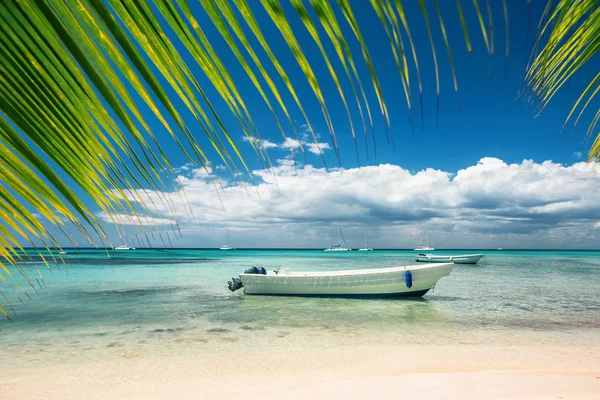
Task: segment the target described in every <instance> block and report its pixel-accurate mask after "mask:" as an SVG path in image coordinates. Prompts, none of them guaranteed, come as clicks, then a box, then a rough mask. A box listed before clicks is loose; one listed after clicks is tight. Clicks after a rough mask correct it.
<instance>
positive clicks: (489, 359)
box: [0, 345, 600, 400]
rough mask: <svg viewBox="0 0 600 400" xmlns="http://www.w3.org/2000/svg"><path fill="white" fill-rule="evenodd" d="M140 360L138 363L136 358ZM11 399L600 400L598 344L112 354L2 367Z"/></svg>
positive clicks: (4, 388)
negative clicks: (386, 399)
mask: <svg viewBox="0 0 600 400" xmlns="http://www.w3.org/2000/svg"><path fill="white" fill-rule="evenodd" d="M131 357H133V358H131ZM0 372H1V374H0V376H1V377H0V387H2V398H3V399H49V398H53V399H173V398H178V399H181V398H184V399H188V398H189V399H196V398H206V399H234V398H240V396H243V398H248V399H276V398H277V399H280V398H285V399H304V398H314V399H316V398H319V399H320V398H327V399H329V398H347V399H354V398H356V399H364V398H366V397H368V396H377V397H383V396H390V395H392V396H394V397H397V396H400V395H402V396H411V397H416V398H419V399H440V398H444V399H528V400H529V399H540V400H541V399H593V398H597V396H598V395H599V394H600V357H599V351H598V348H597V347H596V346H591V347H589V346H581V345H573V346H568V345H565V346H560V347H557V346H547V345H528V346H524V345H519V346H492V345H489V346H488V345H440V346H435V345H432V346H426V345H425V346H424V345H418V346H412V345H397V346H376V345H374V346H367V347H360V348H356V347H344V346H340V347H338V348H335V349H330V350H327V349H312V350H311V349H305V350H290V349H287V350H286V348H283V349H281V350H280V351H279V350H278V349H272V350H270V351H259V352H240V353H236V352H227V353H223V354H192V355H173V356H167V357H165V356H161V357H152V356H141V357H135V356H132V355H131V354H130V353H126V352H123V353H121V354H118V352H117V353H111V355H107V359H106V360H105V361H98V362H83V361H78V357H77V354H73V357H72V359H71V361H70V362H66V363H61V364H51V363H48V362H42V361H39V362H32V363H31V365H23V366H22V367H18V368H17V367H15V368H10V369H0Z"/></svg>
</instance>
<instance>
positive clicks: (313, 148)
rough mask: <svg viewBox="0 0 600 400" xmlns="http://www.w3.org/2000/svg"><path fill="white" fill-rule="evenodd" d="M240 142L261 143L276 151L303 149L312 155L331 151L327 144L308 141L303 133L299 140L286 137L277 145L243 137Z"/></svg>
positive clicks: (265, 140)
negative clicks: (276, 149)
mask: <svg viewBox="0 0 600 400" xmlns="http://www.w3.org/2000/svg"><path fill="white" fill-rule="evenodd" d="M242 140H244V141H245V142H249V143H256V144H258V143H261V142H262V145H263V147H264V148H265V149H272V148H278V149H285V150H289V149H291V150H296V149H299V148H300V147H302V148H304V150H306V151H308V152H310V153H313V154H321V152H324V151H325V150H329V149H331V146H330V145H329V143H326V142H314V141H311V140H309V138H308V136H307V135H306V134H305V133H303V134H302V138H301V139H293V138H289V137H288V138H286V139H285V140H284V141H283V142H281V143H279V144H277V143H273V142H271V141H269V140H267V139H262V140H259V139H257V138H253V137H243V138H242Z"/></svg>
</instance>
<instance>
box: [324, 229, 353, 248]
mask: <svg viewBox="0 0 600 400" xmlns="http://www.w3.org/2000/svg"><path fill="white" fill-rule="evenodd" d="M342 240H343V241H344V247H342ZM350 250H352V249H350V248H348V245H347V244H346V239H344V235H342V230H341V229H340V228H338V244H337V245H336V246H329V247H328V248H326V249H325V251H350Z"/></svg>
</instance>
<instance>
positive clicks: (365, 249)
mask: <svg viewBox="0 0 600 400" xmlns="http://www.w3.org/2000/svg"><path fill="white" fill-rule="evenodd" d="M358 251H373V249H371V248H369V247H367V232H365V246H364V247H362V248H360V249H358Z"/></svg>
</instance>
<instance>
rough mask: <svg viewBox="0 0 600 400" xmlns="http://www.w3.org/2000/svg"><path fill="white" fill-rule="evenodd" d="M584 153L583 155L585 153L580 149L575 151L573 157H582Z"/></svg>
mask: <svg viewBox="0 0 600 400" xmlns="http://www.w3.org/2000/svg"><path fill="white" fill-rule="evenodd" d="M582 155H583V154H581V152H580V151H575V152H573V157H575V158H577V159H580V158H581V156H582Z"/></svg>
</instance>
